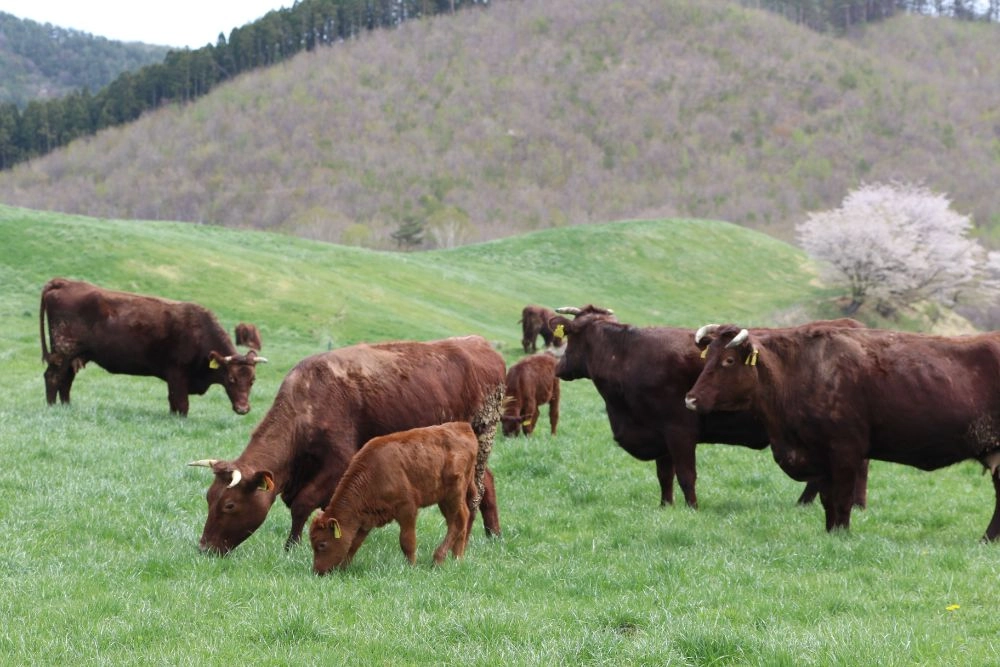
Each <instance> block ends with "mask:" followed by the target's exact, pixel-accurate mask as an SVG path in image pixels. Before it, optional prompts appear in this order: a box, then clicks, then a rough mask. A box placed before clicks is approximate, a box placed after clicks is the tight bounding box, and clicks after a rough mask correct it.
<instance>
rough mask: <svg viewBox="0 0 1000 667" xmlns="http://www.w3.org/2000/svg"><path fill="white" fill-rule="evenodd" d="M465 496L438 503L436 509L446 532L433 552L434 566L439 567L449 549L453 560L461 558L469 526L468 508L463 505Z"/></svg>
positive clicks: (453, 497)
mask: <svg viewBox="0 0 1000 667" xmlns="http://www.w3.org/2000/svg"><path fill="white" fill-rule="evenodd" d="M464 495H465V494H461V495H459V496H458V497H455V496H454V494H452V497H449V498H447V499H445V500H443V501H442V502H440V503H438V509H440V510H441V514H442V515H444V518H445V521H446V522H447V525H448V532H446V533H445V535H444V540H442V541H441V544H440V545H438V548H437V549H435V550H434V564H435V565H440V564H441V563H443V562H444V559H445V558H446V557H447V556H448V550H449V549H450V550H451V552H452V554H454V556H455V558H461V557H462V554H463V553H465V540H464V538H465V533H466V531H467V530H468V527H469V526H468V524H469V508H468V506H466V504H465V498H464V497H463V496H464Z"/></svg>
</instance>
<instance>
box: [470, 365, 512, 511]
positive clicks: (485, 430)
mask: <svg viewBox="0 0 1000 667" xmlns="http://www.w3.org/2000/svg"><path fill="white" fill-rule="evenodd" d="M504 393H505V392H504V384H503V383H502V382H501V383H500V384H498V385H494V386H493V387H490V388H489V389H488V390H487V392H486V395H485V397H484V400H483V407H482V409H481V410H480V411H479V414H478V415H476V421H475V422H474V423H473V424H472V428H473V430H474V431H475V432H476V439H477V440H478V441H479V450H478V451H477V452H476V477H475V480H476V493H477V494H478V497H477V498H476V499H475V500H474V501H473V503H472V507H471V508H470V509H471V510H472V511H473V512H475V511H476V510H478V509H479V503H481V502H482V500H483V494H484V493H485V492H486V487H485V485H484V484H483V477H485V476H486V462H487V461H488V460H489V458H490V452H492V451H493V439H494V438H495V437H496V433H497V424H499V423H500V415H501V414H502V412H503V397H504Z"/></svg>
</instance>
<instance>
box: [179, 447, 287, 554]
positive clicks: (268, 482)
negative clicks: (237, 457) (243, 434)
mask: <svg viewBox="0 0 1000 667" xmlns="http://www.w3.org/2000/svg"><path fill="white" fill-rule="evenodd" d="M188 465H191V466H204V467H206V468H211V469H212V472H214V473H215V481H213V482H212V486H210V487H208V493H207V494H206V498H207V500H208V518H207V519H206V520H205V529H204V530H203V531H202V533H201V541H200V542H199V545H198V546H199V547H200V548H201V550H202V551H205V552H210V553H217V554H220V555H223V556H224V555H226V554H227V553H229V552H230V551H232V550H233V549H235V548H236V547H237V546H239V545H240V543H242V542H243V540H245V539H247V538H248V537H250V536H251V535H252V534H253V532H254V531H255V530H257V528H259V527H260V525H261V524H262V523H264V519H265V518H267V512H268V510H270V509H271V505H272V504H274V499H275V497H276V496H277V491H276V490H275V487H274V475H273V474H271V472H270V471H268V470H243V471H241V470H240V469H239V468H238V467H237V466H236V465H235V464H234V463H233V462H232V461H219V460H217V459H205V460H201V461H192V462H191V463H189V464H188Z"/></svg>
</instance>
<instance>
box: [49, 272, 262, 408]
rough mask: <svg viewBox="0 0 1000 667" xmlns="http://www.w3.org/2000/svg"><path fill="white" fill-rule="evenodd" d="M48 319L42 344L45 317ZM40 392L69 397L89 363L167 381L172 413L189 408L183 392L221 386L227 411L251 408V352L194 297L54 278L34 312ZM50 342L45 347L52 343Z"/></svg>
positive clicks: (52, 399)
mask: <svg viewBox="0 0 1000 667" xmlns="http://www.w3.org/2000/svg"><path fill="white" fill-rule="evenodd" d="M46 317H48V324H49V329H48V336H47V338H48V343H46V331H45V320H46ZM38 320H39V330H40V335H41V340H42V361H44V362H45V363H47V364H48V368H46V370H45V397H46V399H47V400H48V402H49V405H52V404H53V403H55V402H56V397H57V396H58V398H59V400H60V401H61V402H62V403H69V396H70V389H71V388H72V387H73V380H74V378H76V374H77V373H78V372H79V371H80V369H82V368H83V367H84V366H85V365H86V364H87V362H90V361H93V362H94V363H96V364H97V365H98V366H100V367H101V368H103V369H105V370H106V371H108V372H109V373H121V374H125V375H143V376H153V377H158V378H160V379H161V380H165V381H166V383H167V395H168V399H169V401H170V411H171V412H173V413H177V414H179V415H182V416H186V415H187V413H188V396H189V395H191V394H204V393H205V392H206V391H208V389H209V387H211V386H212V385H213V384H221V385H222V386H223V387H224V388H225V390H226V395H227V396H229V400H230V402H231V403H232V406H233V411H234V412H236V413H237V414H241V415H245V414H246V413H248V412H249V411H250V388H251V387H252V386H253V383H254V380H255V378H256V366H257V364H261V363H264V362H266V361H267V359H265V358H264V357H260V356H257V353H256V352H255V351H253V350H251V351H250V352H248V353H247V354H245V355H242V354H239V353H237V351H236V347H235V346H234V345H233V342H232V340H231V339H230V338H229V336H228V335H227V334H226V332H225V330H223V328H222V327H221V326H220V325H219V322H218V321H217V320H216V319H215V316H214V315H213V314H212V313H211V312H210V311H208V310H206V309H205V308H203V307H202V306H199V305H198V304H195V303H186V302H182V301H170V300H168V299H161V298H158V297H153V296H145V295H141V294H132V293H130V292H117V291H113V290H108V289H103V288H101V287H98V286H96V285H92V284H90V283H87V282H83V281H79V280H67V279H65V278H53V279H52V280H50V281H49V282H48V283H46V285H45V287H44V288H43V289H42V298H41V305H40V307H39V313H38ZM50 347H51V349H50Z"/></svg>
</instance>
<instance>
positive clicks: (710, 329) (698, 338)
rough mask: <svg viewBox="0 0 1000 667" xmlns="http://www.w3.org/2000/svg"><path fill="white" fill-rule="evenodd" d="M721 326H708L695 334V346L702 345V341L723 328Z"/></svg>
mask: <svg viewBox="0 0 1000 667" xmlns="http://www.w3.org/2000/svg"><path fill="white" fill-rule="evenodd" d="M721 326H722V325H721V324H706V325H705V326H703V327H701V328H700V329H698V331H696V332H695V333H694V344H695V345H698V344H699V343H701V339H702V338H704V337H705V336H706V335H708V334H710V333H715V332H716V331H718V330H719V327H721Z"/></svg>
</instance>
